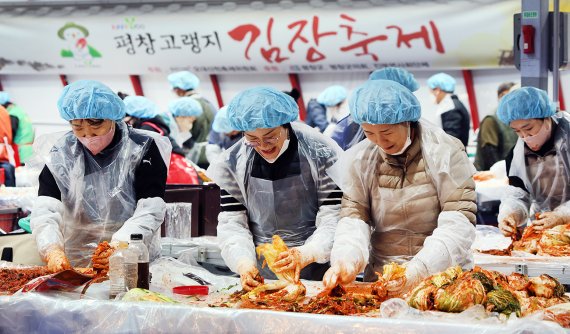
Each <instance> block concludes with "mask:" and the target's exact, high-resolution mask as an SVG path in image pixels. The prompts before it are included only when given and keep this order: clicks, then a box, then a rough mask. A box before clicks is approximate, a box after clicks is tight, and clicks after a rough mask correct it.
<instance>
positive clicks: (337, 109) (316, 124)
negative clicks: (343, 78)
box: [305, 85, 347, 136]
mask: <svg viewBox="0 0 570 334" xmlns="http://www.w3.org/2000/svg"><path fill="white" fill-rule="evenodd" d="M346 95H347V91H346V88H344V87H342V86H339V85H334V86H330V87H328V88H327V89H325V90H324V91H322V92H321V94H319V96H318V97H317V98H316V99H310V100H309V103H308V104H307V117H306V119H305V123H306V124H307V125H308V126H310V127H313V128H318V130H319V131H320V132H322V133H325V135H327V136H330V135H331V134H332V132H333V130H334V128H335V125H336V124H337V123H338V121H340V120H341V119H342V118H344V117H346V115H347V113H346V112H344V111H343V109H342V108H341V107H342V103H343V102H344V100H346Z"/></svg>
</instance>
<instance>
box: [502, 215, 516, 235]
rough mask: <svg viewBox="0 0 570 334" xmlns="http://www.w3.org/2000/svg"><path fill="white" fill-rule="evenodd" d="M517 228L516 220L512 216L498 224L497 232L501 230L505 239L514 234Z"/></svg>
mask: <svg viewBox="0 0 570 334" xmlns="http://www.w3.org/2000/svg"><path fill="white" fill-rule="evenodd" d="M517 226H518V224H517V220H516V219H515V217H514V216H513V215H508V216H506V217H505V218H503V219H502V220H501V221H500V222H499V230H501V232H503V235H504V236H506V237H510V236H512V235H514V234H516V232H517Z"/></svg>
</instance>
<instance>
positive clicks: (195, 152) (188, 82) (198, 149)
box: [168, 71, 217, 168]
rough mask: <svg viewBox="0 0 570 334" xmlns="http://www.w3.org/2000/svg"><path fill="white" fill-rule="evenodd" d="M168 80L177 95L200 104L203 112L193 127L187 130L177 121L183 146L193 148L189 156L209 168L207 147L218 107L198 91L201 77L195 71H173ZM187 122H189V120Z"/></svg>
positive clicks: (201, 165)
mask: <svg viewBox="0 0 570 334" xmlns="http://www.w3.org/2000/svg"><path fill="white" fill-rule="evenodd" d="M168 82H169V83H170V86H171V87H172V90H173V92H174V93H175V94H176V95H177V96H179V97H181V98H182V99H186V98H189V99H193V100H194V101H196V102H198V103H199V105H200V109H201V112H200V114H199V115H197V116H196V117H195V119H194V120H193V121H192V127H191V128H190V129H189V130H186V128H185V127H184V125H181V124H180V123H179V122H178V121H177V123H178V125H179V127H180V135H181V137H183V142H182V146H183V148H185V149H187V150H191V153H190V155H189V156H188V158H189V159H191V160H192V161H194V162H196V163H197V164H198V165H199V166H200V167H202V168H207V166H208V160H207V158H206V149H205V148H206V145H207V143H208V136H209V134H210V130H211V128H212V122H213V121H214V116H215V115H216V112H217V109H216V107H215V106H214V105H213V104H212V103H211V102H210V101H208V100H207V99H206V98H204V97H203V96H201V95H200V94H199V93H198V92H197V91H196V90H197V88H198V87H199V86H200V79H199V78H198V77H197V76H196V75H195V74H194V73H192V72H189V71H180V72H175V73H171V74H169V75H168ZM177 119H178V118H177ZM186 123H189V122H188V121H187V122H186Z"/></svg>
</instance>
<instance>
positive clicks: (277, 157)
mask: <svg viewBox="0 0 570 334" xmlns="http://www.w3.org/2000/svg"><path fill="white" fill-rule="evenodd" d="M289 142H290V140H289V139H285V141H284V142H283V146H281V150H280V151H279V154H277V156H276V157H275V158H273V159H267V158H266V157H264V156H263V154H260V155H261V157H262V158H263V159H265V161H267V162H269V163H270V164H272V163H274V162H275V161H277V159H279V157H280V156H281V155H282V154H283V153H285V151H286V150H287V148H288V147H289Z"/></svg>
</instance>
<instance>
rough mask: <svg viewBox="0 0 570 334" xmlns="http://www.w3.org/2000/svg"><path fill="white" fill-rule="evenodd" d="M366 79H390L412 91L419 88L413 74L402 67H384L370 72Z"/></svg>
mask: <svg viewBox="0 0 570 334" xmlns="http://www.w3.org/2000/svg"><path fill="white" fill-rule="evenodd" d="M368 80H392V81H396V82H397V83H399V84H400V85H402V86H404V87H406V88H407V89H409V90H410V91H412V92H415V91H416V90H418V89H419V88H420V84H418V82H417V81H416V79H415V78H414V75H413V74H412V73H410V72H408V71H406V70H404V69H403V68H399V67H385V68H382V69H379V70H376V71H374V72H372V73H370V77H368Z"/></svg>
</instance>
